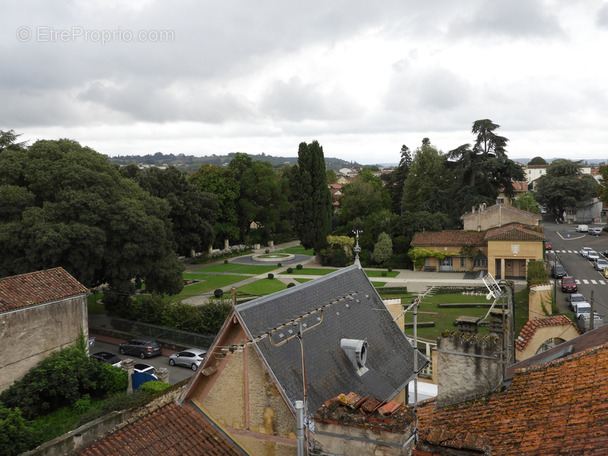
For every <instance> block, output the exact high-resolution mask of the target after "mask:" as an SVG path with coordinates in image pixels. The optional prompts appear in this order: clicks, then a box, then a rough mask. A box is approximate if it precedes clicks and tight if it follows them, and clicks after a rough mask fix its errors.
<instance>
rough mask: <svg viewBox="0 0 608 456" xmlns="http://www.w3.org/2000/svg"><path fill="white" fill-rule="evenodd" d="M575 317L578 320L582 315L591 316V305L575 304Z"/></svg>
mask: <svg viewBox="0 0 608 456" xmlns="http://www.w3.org/2000/svg"><path fill="white" fill-rule="evenodd" d="M573 307H574V316H575V317H576V319H577V320H578V318H579V317H580V316H581V315H584V314H587V315H591V304H589V303H588V302H576V303H574V304H573Z"/></svg>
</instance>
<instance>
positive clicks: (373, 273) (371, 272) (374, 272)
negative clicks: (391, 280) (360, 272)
mask: <svg viewBox="0 0 608 456" xmlns="http://www.w3.org/2000/svg"><path fill="white" fill-rule="evenodd" d="M364 271H365V274H367V277H397V276H398V275H399V271H391V272H388V271H382V270H380V269H364Z"/></svg>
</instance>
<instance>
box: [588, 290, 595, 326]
mask: <svg viewBox="0 0 608 456" xmlns="http://www.w3.org/2000/svg"><path fill="white" fill-rule="evenodd" d="M589 301H590V302H589V304H591V309H589V331H593V323H595V314H594V313H593V290H591V299H590V300H589Z"/></svg>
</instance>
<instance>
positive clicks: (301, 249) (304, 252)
mask: <svg viewBox="0 0 608 456" xmlns="http://www.w3.org/2000/svg"><path fill="white" fill-rule="evenodd" d="M275 253H291V254H294V255H309V256H313V255H314V254H315V251H314V250H313V249H308V250H306V249H305V248H304V247H302V246H301V245H296V246H294V247H288V248H286V249H281V250H276V251H275Z"/></svg>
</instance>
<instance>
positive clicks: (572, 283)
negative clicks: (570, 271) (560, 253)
mask: <svg viewBox="0 0 608 456" xmlns="http://www.w3.org/2000/svg"><path fill="white" fill-rule="evenodd" d="M577 291H578V285H577V284H576V280H574V277H571V276H564V277H562V292H563V293H576V292H577Z"/></svg>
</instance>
